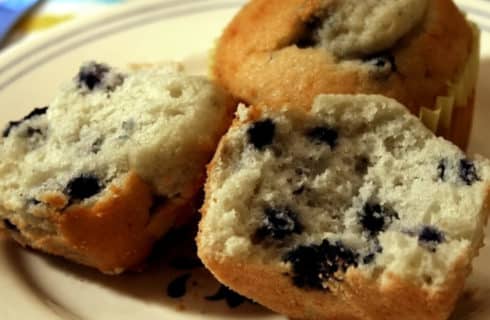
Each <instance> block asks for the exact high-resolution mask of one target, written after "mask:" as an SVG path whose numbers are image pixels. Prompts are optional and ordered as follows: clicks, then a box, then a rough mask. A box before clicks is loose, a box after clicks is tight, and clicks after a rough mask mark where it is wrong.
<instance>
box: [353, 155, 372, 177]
mask: <svg viewBox="0 0 490 320" xmlns="http://www.w3.org/2000/svg"><path fill="white" fill-rule="evenodd" d="M369 164H370V163H369V158H368V157H365V156H362V157H357V158H356V163H355V167H354V170H355V171H356V173H358V174H360V175H365V174H366V173H367V172H368V168H369Z"/></svg>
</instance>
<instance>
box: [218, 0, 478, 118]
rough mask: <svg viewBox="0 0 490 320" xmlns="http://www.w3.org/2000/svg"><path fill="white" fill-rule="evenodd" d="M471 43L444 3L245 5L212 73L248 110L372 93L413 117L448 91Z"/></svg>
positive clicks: (282, 0) (282, 1)
mask: <svg viewBox="0 0 490 320" xmlns="http://www.w3.org/2000/svg"><path fill="white" fill-rule="evenodd" d="M476 40H477V39H476V38H475V37H474V34H473V31H472V27H471V25H470V24H469V23H468V22H467V21H466V19H465V17H464V16H463V14H462V13H461V12H460V11H459V10H458V8H457V7H456V6H455V5H454V3H453V2H452V1H451V0H433V1H426V0H397V1H374V0H368V1H354V0H343V1H340V0H253V1H250V2H249V3H248V4H247V5H246V6H245V7H244V8H243V9H242V10H241V11H240V12H239V13H238V15H237V16H236V17H235V18H234V19H233V21H232V22H231V23H230V24H229V25H228V27H227V28H226V30H225V31H224V33H223V35H222V37H221V39H220V41H219V43H218V46H217V48H216V51H215V56H214V65H213V73H214V76H215V78H216V79H217V80H218V81H219V82H220V83H221V84H222V85H223V86H224V87H226V88H227V89H228V90H229V91H230V92H231V93H232V94H234V95H235V96H237V97H238V98H240V99H242V100H243V101H244V102H246V103H249V104H255V105H258V104H266V105H269V106H283V105H286V104H290V105H295V106H301V107H304V108H309V107H310V106H311V105H312V102H313V100H314V98H315V97H316V96H317V95H318V94H322V93H337V94H340V93H342V94H356V93H369V94H373V93H375V94H382V95H385V96H388V97H391V98H395V99H396V100H398V101H399V102H402V103H403V104H404V105H406V106H407V107H408V108H409V109H410V110H411V111H412V112H413V113H415V114H418V113H419V111H420V108H421V107H425V108H429V109H434V108H435V106H436V102H437V98H438V97H440V96H446V95H448V94H449V92H450V85H449V84H451V83H455V82H458V81H459V79H460V78H461V74H462V73H464V70H465V68H466V67H467V64H468V62H469V60H470V59H469V58H470V56H471V53H472V51H474V50H476V49H477V46H475V43H476V42H477V41H476ZM475 48H476V49H475ZM472 90H473V89H471V90H470V91H471V93H470V94H472Z"/></svg>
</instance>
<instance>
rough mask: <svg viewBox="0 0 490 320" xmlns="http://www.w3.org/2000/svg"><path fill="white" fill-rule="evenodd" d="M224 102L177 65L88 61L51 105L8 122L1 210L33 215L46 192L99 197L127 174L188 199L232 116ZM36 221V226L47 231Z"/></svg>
mask: <svg viewBox="0 0 490 320" xmlns="http://www.w3.org/2000/svg"><path fill="white" fill-rule="evenodd" d="M227 99H228V98H227V95H226V94H225V93H224V92H222V91H221V90H220V89H218V88H217V87H216V86H215V85H214V84H212V83H211V82H210V81H209V80H207V79H206V78H204V77H197V76H189V75H186V74H185V73H184V72H183V70H182V68H181V67H180V66H179V65H177V64H164V65H155V66H147V67H143V68H139V69H135V70H126V71H120V70H117V69H115V68H112V67H110V66H107V65H104V64H100V63H95V62H90V63H87V64H85V65H83V66H82V67H81V69H80V72H79V74H78V75H77V76H76V77H75V78H74V79H73V81H70V82H69V83H67V84H66V85H65V86H64V87H63V88H62V89H61V90H60V91H59V92H58V94H57V95H56V97H55V99H54V100H53V101H52V103H51V104H50V105H49V106H48V107H46V108H38V109H35V111H33V112H32V113H31V114H30V115H29V116H26V117H25V118H24V119H22V120H20V121H18V122H11V123H10V124H9V125H8V126H7V127H6V128H5V130H4V132H3V138H1V139H0V153H1V154H2V159H1V160H0V215H1V216H3V218H8V219H11V220H9V221H13V220H15V221H17V222H19V221H23V219H18V218H16V217H14V215H15V214H16V213H20V214H22V215H23V216H24V217H26V218H28V219H36V217H35V215H36V212H37V214H38V215H39V210H35V209H36V207H39V206H42V205H43V197H44V196H45V195H46V194H56V193H58V194H61V195H64V196H67V201H68V202H70V203H71V202H72V201H73V200H76V201H83V202H84V203H86V204H90V203H94V202H95V201H96V200H97V199H99V198H100V196H102V194H103V192H102V191H104V187H106V186H108V185H110V184H111V183H117V182H118V181H119V180H120V179H122V178H124V176H125V175H126V174H127V173H128V172H130V171H132V172H135V173H136V174H137V175H138V176H139V177H140V178H142V179H143V180H144V181H145V182H146V183H147V184H149V185H150V186H151V188H152V189H153V192H154V194H155V196H160V197H162V198H165V199H172V198H176V197H184V198H185V197H190V196H191V195H189V194H185V193H186V192H189V191H188V190H189V189H193V190H194V189H196V188H195V187H193V186H192V185H193V184H197V183H199V178H200V177H203V175H204V168H205V164H206V163H207V162H208V161H209V160H210V157H211V156H212V152H213V148H214V146H215V144H216V141H218V139H219V136H220V134H222V131H223V129H224V127H225V125H226V123H227V122H228V120H227V119H228V118H229V114H230V110H229V108H230V107H231V106H230V104H229V103H228V102H229V100H227ZM83 188H86V189H92V190H85V191H84V190H82V189H83ZM74 189H80V190H78V191H77V190H74ZM99 191H100V193H98V192H99ZM70 193H74V194H75V197H78V199H70V196H71V194H70ZM77 193H78V195H77ZM66 205H68V203H67V204H66ZM52 209H56V210H62V209H63V208H52ZM48 211H49V210H48ZM37 218H39V219H40V220H39V221H32V224H33V225H35V224H39V225H40V226H42V225H43V224H44V225H46V226H45V228H48V225H49V222H43V221H42V217H37ZM12 219H13V220H12Z"/></svg>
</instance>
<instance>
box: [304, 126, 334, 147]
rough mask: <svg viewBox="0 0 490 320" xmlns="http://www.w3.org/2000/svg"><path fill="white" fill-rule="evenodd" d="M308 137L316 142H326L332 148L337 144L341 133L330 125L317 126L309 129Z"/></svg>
mask: <svg viewBox="0 0 490 320" xmlns="http://www.w3.org/2000/svg"><path fill="white" fill-rule="evenodd" d="M307 136H308V138H310V140H311V141H313V142H314V143H316V144H326V145H329V146H330V148H332V149H333V148H335V147H336V146H337V140H338V138H339V133H338V132H337V130H334V129H332V128H329V127H315V128H313V129H311V130H310V131H308V133H307Z"/></svg>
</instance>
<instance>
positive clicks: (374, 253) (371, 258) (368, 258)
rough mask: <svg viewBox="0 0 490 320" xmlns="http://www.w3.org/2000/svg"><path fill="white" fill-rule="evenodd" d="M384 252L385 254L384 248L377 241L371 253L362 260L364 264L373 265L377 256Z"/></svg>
mask: <svg viewBox="0 0 490 320" xmlns="http://www.w3.org/2000/svg"><path fill="white" fill-rule="evenodd" d="M382 252H383V247H381V245H380V244H379V241H378V240H377V239H376V240H375V242H374V248H372V249H371V252H370V253H368V254H367V255H365V256H364V258H362V263H364V264H370V263H372V262H373V261H374V260H375V259H376V256H377V255H378V254H380V253H382Z"/></svg>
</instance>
